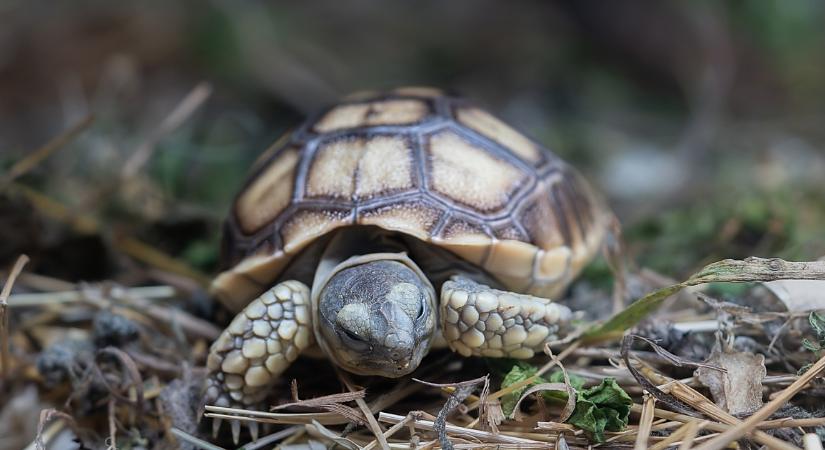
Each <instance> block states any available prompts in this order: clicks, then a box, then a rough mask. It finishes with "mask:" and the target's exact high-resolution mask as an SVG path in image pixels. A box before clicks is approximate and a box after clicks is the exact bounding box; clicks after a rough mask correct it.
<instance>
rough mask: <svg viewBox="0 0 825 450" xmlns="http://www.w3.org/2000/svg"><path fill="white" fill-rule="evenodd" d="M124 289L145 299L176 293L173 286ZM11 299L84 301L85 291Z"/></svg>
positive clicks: (29, 302)
mask: <svg viewBox="0 0 825 450" xmlns="http://www.w3.org/2000/svg"><path fill="white" fill-rule="evenodd" d="M123 289H124V290H125V295H127V296H129V297H139V298H145V299H163V298H171V297H173V296H174V295H175V289H174V288H172V287H171V286H141V287H133V288H123ZM9 301H10V302H11V303H14V306H19V307H24V306H43V305H56V304H58V303H74V302H82V301H84V292H83V291H82V290H79V289H78V290H69V291H61V292H38V293H34V294H14V295H12V296H10V297H9Z"/></svg>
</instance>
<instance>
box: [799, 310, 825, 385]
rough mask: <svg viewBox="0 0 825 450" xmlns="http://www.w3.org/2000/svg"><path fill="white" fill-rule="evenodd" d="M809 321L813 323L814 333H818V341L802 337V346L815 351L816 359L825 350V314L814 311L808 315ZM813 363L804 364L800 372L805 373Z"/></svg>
mask: <svg viewBox="0 0 825 450" xmlns="http://www.w3.org/2000/svg"><path fill="white" fill-rule="evenodd" d="M808 323H810V324H811V329H812V330H813V331H814V334H816V340H817V341H818V342H811V341H810V340H809V339H807V338H805V339H802V346H803V347H805V349H806V350H809V351H812V352H814V355H815V356H816V359H819V358H821V357H822V354H823V351H825V316H822V315H820V314H819V313H818V312H816V311H812V312H811V314H810V315H809V316H808ZM812 365H813V363H811V364H806V365H804V366H802V368H801V369H799V374H800V375H801V374H803V373H805V372H806V371H807V370H808V369H810V368H811V366H812Z"/></svg>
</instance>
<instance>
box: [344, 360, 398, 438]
mask: <svg viewBox="0 0 825 450" xmlns="http://www.w3.org/2000/svg"><path fill="white" fill-rule="evenodd" d="M336 372H338V378H340V379H341V380H342V381H343V382H344V384H345V385H346V386H347V389H349V390H350V392H356V391H358V389H356V388H355V386H354V385H353V383H352V380H350V378H349V376H347V375H346V374H344V373H343V372H342V371H340V370H336ZM362 392H363V391H362ZM355 404H357V405H358V407H359V408H361V412H363V413H364V417H366V419H367V424H368V425H369V428H370V430H371V431H372V433H373V434H374V435H375V438H376V439H378V443H379V444H381V448H382V449H384V450H389V448H390V444H389V442H387V438H385V437H384V431H383V430H382V429H381V425H378V421H377V420H375V416H373V415H372V411H370V407H369V406H367V402H365V401H364V397H363V396H362V397H356V398H355Z"/></svg>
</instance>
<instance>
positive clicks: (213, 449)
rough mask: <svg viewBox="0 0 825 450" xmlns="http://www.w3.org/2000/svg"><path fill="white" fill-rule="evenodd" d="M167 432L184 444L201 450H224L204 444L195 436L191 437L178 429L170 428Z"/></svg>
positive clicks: (204, 442)
mask: <svg viewBox="0 0 825 450" xmlns="http://www.w3.org/2000/svg"><path fill="white" fill-rule="evenodd" d="M169 431H171V432H172V434H174V435H175V437H176V438H178V439H180V440H182V441H184V442H186V443H189V444H192V445H194V446H196V447H198V448H202V449H204V450H225V449H224V448H223V447H218V446H217V445H214V444H210V443H209V442H206V441H204V440H203V439H200V438H196V437H195V436H192V435H191V434H189V433H186V432H185V431H183V430H181V429H179V428H175V427H172V428H169Z"/></svg>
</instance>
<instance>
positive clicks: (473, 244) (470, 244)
mask: <svg viewBox="0 0 825 450" xmlns="http://www.w3.org/2000/svg"><path fill="white" fill-rule="evenodd" d="M432 240H433V242H434V243H436V244H438V245H440V246H442V247H444V248H446V249H447V250H449V251H451V252H453V253H455V254H456V255H458V256H460V257H462V258H464V259H465V260H467V261H469V262H471V263H473V264H481V263H482V262H483V261H484V257H485V256H486V255H487V251H488V249H489V246H490V244H492V242H493V241H492V239H491V238H490V236H488V235H487V233H485V232H484V230H483V229H482V228H481V227H479V226H476V225H473V224H470V223H468V222H466V221H464V220H451V221H450V222H448V223H447V225H446V226H445V227H444V230H443V231H442V233H441V237H440V238H434V239H432Z"/></svg>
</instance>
